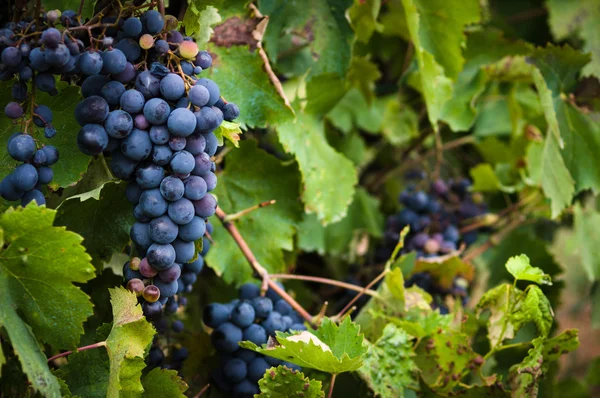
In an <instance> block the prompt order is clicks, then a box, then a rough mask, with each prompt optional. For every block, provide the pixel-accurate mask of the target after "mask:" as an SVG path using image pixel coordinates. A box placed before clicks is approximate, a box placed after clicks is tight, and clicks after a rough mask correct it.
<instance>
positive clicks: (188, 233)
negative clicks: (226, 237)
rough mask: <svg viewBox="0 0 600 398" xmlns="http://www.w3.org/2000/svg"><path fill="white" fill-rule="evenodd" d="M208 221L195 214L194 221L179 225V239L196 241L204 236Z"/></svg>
mask: <svg viewBox="0 0 600 398" xmlns="http://www.w3.org/2000/svg"><path fill="white" fill-rule="evenodd" d="M205 231H206V223H205V222H204V220H203V219H202V218H200V217H198V216H194V218H192V221H190V222H189V223H187V224H185V225H181V226H180V227H179V235H178V236H179V239H181V240H183V241H186V242H195V241H197V240H198V239H200V238H202V236H204V232H205Z"/></svg>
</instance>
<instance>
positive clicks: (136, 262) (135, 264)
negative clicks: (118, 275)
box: [129, 257, 142, 271]
mask: <svg viewBox="0 0 600 398" xmlns="http://www.w3.org/2000/svg"><path fill="white" fill-rule="evenodd" d="M141 262H142V260H140V258H139V257H134V258H132V259H131V260H130V261H129V268H131V269H132V270H134V271H137V270H139V269H140V263H141Z"/></svg>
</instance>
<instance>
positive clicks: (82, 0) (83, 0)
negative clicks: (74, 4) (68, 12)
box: [77, 0, 85, 15]
mask: <svg viewBox="0 0 600 398" xmlns="http://www.w3.org/2000/svg"><path fill="white" fill-rule="evenodd" d="M84 4H85V0H81V1H80V2H79V9H78V10H77V15H81V12H82V11H83V5H84Z"/></svg>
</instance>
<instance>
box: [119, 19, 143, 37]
mask: <svg viewBox="0 0 600 398" xmlns="http://www.w3.org/2000/svg"><path fill="white" fill-rule="evenodd" d="M123 32H125V34H126V35H127V36H129V37H137V36H139V34H140V33H142V22H141V21H140V19H139V18H135V17H129V18H127V19H125V22H124V23H123Z"/></svg>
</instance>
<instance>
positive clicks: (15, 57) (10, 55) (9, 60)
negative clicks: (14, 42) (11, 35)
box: [0, 47, 22, 67]
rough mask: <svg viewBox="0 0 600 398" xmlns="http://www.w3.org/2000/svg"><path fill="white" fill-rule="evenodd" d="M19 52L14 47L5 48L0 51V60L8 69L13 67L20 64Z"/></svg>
mask: <svg viewBox="0 0 600 398" xmlns="http://www.w3.org/2000/svg"><path fill="white" fill-rule="evenodd" d="M21 58H22V57H21V51H19V49H18V48H16V47H6V48H5V49H4V50H2V54H1V55H0V60H1V61H2V63H3V64H4V65H6V66H8V67H15V66H17V65H19V63H20V62H21Z"/></svg>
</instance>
